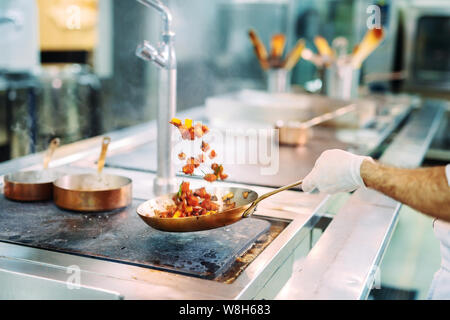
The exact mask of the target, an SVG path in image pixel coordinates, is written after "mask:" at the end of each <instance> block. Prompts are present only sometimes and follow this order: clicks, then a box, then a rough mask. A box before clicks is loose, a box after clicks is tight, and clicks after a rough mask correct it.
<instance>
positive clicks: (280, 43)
mask: <svg viewBox="0 0 450 320" xmlns="http://www.w3.org/2000/svg"><path fill="white" fill-rule="evenodd" d="M285 44H286V37H285V36H284V34H282V33H278V34H275V35H274V36H273V37H272V42H271V52H270V55H271V57H273V58H280V57H281V56H282V55H283V51H284V46H285Z"/></svg>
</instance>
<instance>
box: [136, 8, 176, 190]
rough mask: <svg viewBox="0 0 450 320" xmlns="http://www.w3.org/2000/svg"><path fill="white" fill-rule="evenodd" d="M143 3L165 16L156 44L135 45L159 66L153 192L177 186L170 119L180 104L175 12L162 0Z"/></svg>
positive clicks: (143, 56) (145, 42)
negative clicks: (174, 27) (174, 23)
mask: <svg viewBox="0 0 450 320" xmlns="http://www.w3.org/2000/svg"><path fill="white" fill-rule="evenodd" d="M138 2H140V3H142V4H143V5H145V6H147V7H149V8H154V9H156V10H157V11H158V12H159V13H160V15H161V17H162V20H163V30H162V33H161V42H160V43H159V44H158V47H157V48H155V47H153V46H152V45H151V44H150V43H149V42H148V41H143V42H142V43H141V44H139V45H138V47H137V49H136V55H137V56H138V57H140V58H141V59H144V60H146V61H153V62H154V63H156V64H157V65H158V67H159V68H160V70H159V89H158V90H159V97H158V112H157V130H158V132H157V172H156V178H155V180H154V182H153V193H154V194H155V195H162V194H166V193H170V192H173V191H175V190H176V179H175V172H174V168H173V163H172V128H171V127H170V125H169V121H170V120H171V119H172V118H173V117H174V116H175V112H176V108H177V61H176V56H175V47H174V39H175V33H174V32H173V31H172V14H171V13H170V11H169V9H168V8H167V7H166V6H165V5H164V4H163V3H161V2H160V1H159V0H138Z"/></svg>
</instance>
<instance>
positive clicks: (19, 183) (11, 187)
mask: <svg viewBox="0 0 450 320" xmlns="http://www.w3.org/2000/svg"><path fill="white" fill-rule="evenodd" d="M59 143H60V140H59V138H55V139H53V140H52V141H51V142H50V146H49V147H48V149H47V152H46V153H45V156H44V165H43V166H44V170H33V171H19V172H14V173H10V174H7V175H5V176H4V177H3V180H4V184H5V186H4V190H3V192H4V194H5V197H6V198H8V199H11V200H16V201H24V202H29V201H46V200H50V199H51V198H52V196H53V181H55V180H56V179H57V177H58V173H57V172H55V171H53V170H49V169H48V165H49V163H50V159H51V157H52V155H53V153H54V152H55V150H56V148H57V147H58V146H59Z"/></svg>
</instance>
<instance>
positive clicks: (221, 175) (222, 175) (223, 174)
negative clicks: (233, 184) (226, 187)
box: [220, 173, 228, 180]
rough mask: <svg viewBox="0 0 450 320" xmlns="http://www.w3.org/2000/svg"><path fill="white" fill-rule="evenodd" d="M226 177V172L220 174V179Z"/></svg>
mask: <svg viewBox="0 0 450 320" xmlns="http://www.w3.org/2000/svg"><path fill="white" fill-rule="evenodd" d="M226 178H228V175H227V174H225V173H221V174H220V180H225V179H226Z"/></svg>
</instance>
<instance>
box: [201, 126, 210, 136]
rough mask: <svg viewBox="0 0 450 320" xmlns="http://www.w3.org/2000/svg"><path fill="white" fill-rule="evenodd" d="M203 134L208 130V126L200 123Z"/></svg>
mask: <svg viewBox="0 0 450 320" xmlns="http://www.w3.org/2000/svg"><path fill="white" fill-rule="evenodd" d="M202 130H203V134H207V133H208V132H209V128H208V127H207V126H205V125H202Z"/></svg>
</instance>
